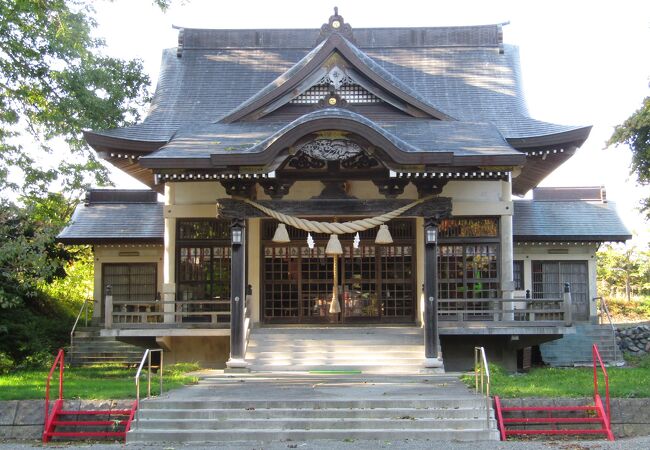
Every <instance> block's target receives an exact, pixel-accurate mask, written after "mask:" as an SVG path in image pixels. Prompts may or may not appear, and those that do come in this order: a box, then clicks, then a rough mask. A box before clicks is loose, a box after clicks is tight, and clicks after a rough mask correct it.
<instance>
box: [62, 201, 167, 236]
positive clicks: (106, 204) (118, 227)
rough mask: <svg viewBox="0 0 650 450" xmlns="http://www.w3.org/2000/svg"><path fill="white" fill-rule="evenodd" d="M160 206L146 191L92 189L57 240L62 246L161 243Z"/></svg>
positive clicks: (162, 226)
mask: <svg viewBox="0 0 650 450" xmlns="http://www.w3.org/2000/svg"><path fill="white" fill-rule="evenodd" d="M164 229H165V227H164V221H163V204H162V203H159V202H158V201H157V193H156V192H154V191H148V190H120V189H93V190H91V191H89V192H88V195H87V197H86V202H85V203H83V204H80V205H79V206H77V209H76V210H75V212H74V214H73V216H72V219H71V220H70V223H69V224H68V226H67V227H65V228H64V229H63V230H62V231H61V233H59V235H58V236H57V240H58V241H59V242H62V243H64V244H102V243H107V244H108V243H162V242H163V233H164Z"/></svg>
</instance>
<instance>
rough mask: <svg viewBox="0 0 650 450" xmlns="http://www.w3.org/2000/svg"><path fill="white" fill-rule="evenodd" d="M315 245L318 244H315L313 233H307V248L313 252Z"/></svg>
mask: <svg viewBox="0 0 650 450" xmlns="http://www.w3.org/2000/svg"><path fill="white" fill-rule="evenodd" d="M315 245H316V243H315V242H314V238H313V237H311V233H307V247H309V249H310V250H313V249H314V246H315Z"/></svg>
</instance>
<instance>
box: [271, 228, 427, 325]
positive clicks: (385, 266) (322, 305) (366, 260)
mask: <svg viewBox="0 0 650 450" xmlns="http://www.w3.org/2000/svg"><path fill="white" fill-rule="evenodd" d="M276 225H277V222H275V221H264V223H263V226H262V235H263V236H262V238H263V240H262V259H263V261H262V311H263V320H264V322H266V323H315V324H324V323H332V324H337V323H347V324H352V323H412V322H413V321H414V320H415V305H416V303H415V297H416V290H415V274H416V259H415V222H414V221H413V220H407V219H404V220H399V221H397V220H396V221H392V222H391V223H389V229H390V231H391V235H392V236H393V240H394V242H393V244H390V245H376V244H375V243H374V240H375V234H376V230H368V231H365V232H363V233H360V239H361V242H360V244H359V245H358V246H357V247H356V248H355V246H354V235H341V236H339V239H340V240H341V245H342V247H343V254H342V255H340V256H339V257H338V258H339V261H338V262H339V264H338V280H339V285H338V286H337V289H338V292H339V303H340V307H341V312H340V313H330V305H331V300H332V291H333V289H334V286H333V284H334V272H333V270H334V258H333V257H332V256H327V255H326V254H325V248H326V246H327V241H328V239H329V236H327V235H313V239H314V242H315V245H314V248H311V249H310V248H309V247H308V246H307V242H306V240H307V233H305V232H303V231H301V230H296V229H292V228H290V227H289V232H290V237H291V242H290V243H288V244H274V243H273V242H271V238H272V236H273V232H274V230H275V227H276Z"/></svg>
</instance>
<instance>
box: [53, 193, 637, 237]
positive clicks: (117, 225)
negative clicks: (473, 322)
mask: <svg viewBox="0 0 650 450" xmlns="http://www.w3.org/2000/svg"><path fill="white" fill-rule="evenodd" d="M104 192H106V191H104ZM122 192H124V191H122ZM139 192H141V193H142V192H146V191H139ZM150 192H152V195H154V196H155V193H153V191H150ZM118 194H119V193H118ZM103 195H105V196H106V197H109V198H110V201H104V202H103V201H95V202H91V203H85V204H81V205H79V206H78V207H77V209H76V211H75V213H74V216H73V218H72V221H71V222H70V225H68V226H67V227H66V228H65V229H64V230H63V231H62V232H61V233H60V234H59V236H58V237H57V240H58V241H59V242H62V243H64V244H102V243H162V242H163V235H164V219H163V204H162V203H158V202H155V201H154V202H151V201H147V202H129V201H128V200H127V201H122V202H121V203H116V196H115V195H110V194H103ZM138 195H141V194H138ZM149 199H151V197H149ZM513 203H514V212H513V213H514V214H513V238H514V241H515V242H567V241H568V242H622V241H625V240H628V239H631V238H632V236H631V234H630V232H629V231H628V230H627V228H626V227H625V225H624V224H623V222H622V221H621V219H620V217H619V216H618V214H617V212H616V209H615V208H614V207H613V205H612V204H611V203H594V202H584V201H535V200H515V201H514V202H513Z"/></svg>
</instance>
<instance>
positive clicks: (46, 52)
mask: <svg viewBox="0 0 650 450" xmlns="http://www.w3.org/2000/svg"><path fill="white" fill-rule="evenodd" d="M92 14H93V10H92V6H91V2H90V1H88V0H40V1H31V0H0V186H2V187H4V188H5V190H6V189H10V190H14V191H17V192H18V193H20V194H22V195H26V196H41V195H42V194H43V193H45V192H47V191H48V190H49V189H50V188H53V187H54V188H55V189H56V190H61V191H64V192H76V193H77V194H78V193H79V192H80V191H81V190H82V189H83V188H85V187H86V186H87V185H88V184H89V183H96V184H106V183H107V182H108V176H107V172H106V169H105V168H104V167H103V166H102V165H101V164H100V163H99V161H98V160H97V157H96V155H95V154H94V152H92V151H91V150H90V148H89V147H88V146H87V145H86V143H85V142H84V140H83V136H82V130H84V129H106V128H113V127H117V126H125V125H128V124H129V123H131V122H133V121H135V120H137V119H138V118H139V115H140V111H141V109H142V107H143V105H144V104H145V103H146V101H147V99H148V91H147V89H148V86H149V78H148V77H147V75H145V74H144V73H143V69H142V63H141V62H140V61H139V60H132V61H125V60H121V59H118V58H112V57H108V56H104V55H102V53H101V50H102V47H103V46H104V42H103V41H102V40H101V39H97V38H95V37H93V36H92V30H93V28H94V27H95V26H96V22H95V20H94V18H93V16H92ZM60 140H62V141H63V142H64V143H65V145H64V146H59V147H58V148H57V152H61V151H63V150H64V149H69V151H70V152H71V155H70V156H69V157H64V158H62V162H61V163H60V164H58V165H55V166H52V165H51V163H50V164H47V163H46V164H44V163H43V162H42V161H44V160H50V161H51V160H53V159H54V158H52V157H50V156H47V155H48V154H52V152H53V149H52V147H53V144H52V143H53V142H56V141H60ZM31 142H36V146H37V147H36V148H29V145H28V144H31ZM16 171H19V172H20V174H19V175H22V177H20V176H16V175H15V174H14V176H13V177H10V175H11V173H12V172H16ZM16 178H18V179H21V180H20V181H16ZM10 179H12V180H13V181H11V182H10V181H9V180H10Z"/></svg>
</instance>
